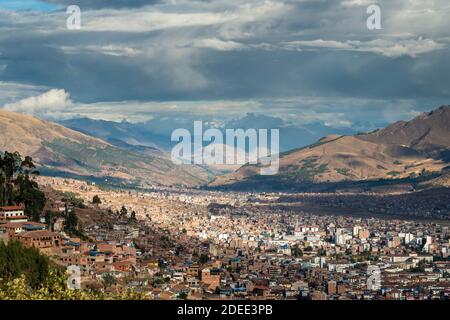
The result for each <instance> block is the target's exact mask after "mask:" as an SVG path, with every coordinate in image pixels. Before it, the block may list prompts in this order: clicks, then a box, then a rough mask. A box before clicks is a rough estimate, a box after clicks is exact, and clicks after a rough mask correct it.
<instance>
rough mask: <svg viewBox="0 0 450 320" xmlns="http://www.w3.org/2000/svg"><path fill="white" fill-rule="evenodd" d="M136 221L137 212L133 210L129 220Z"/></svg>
mask: <svg viewBox="0 0 450 320" xmlns="http://www.w3.org/2000/svg"><path fill="white" fill-rule="evenodd" d="M136 221H137V218H136V212H135V211H134V210H133V211H131V215H130V219H129V222H136Z"/></svg>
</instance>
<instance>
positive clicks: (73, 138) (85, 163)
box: [0, 109, 209, 186]
mask: <svg viewBox="0 0 450 320" xmlns="http://www.w3.org/2000/svg"><path fill="white" fill-rule="evenodd" d="M4 150H7V151H18V152H19V153H21V154H22V155H30V156H32V157H33V159H34V160H35V162H36V163H37V164H38V165H39V167H40V170H41V171H43V172H44V173H49V174H58V175H64V174H66V175H72V176H84V177H91V176H93V177H97V178H102V179H103V178H106V179H108V178H109V179H110V180H111V179H112V180H116V181H120V182H122V183H130V184H134V185H140V186H146V185H152V184H162V185H172V184H177V185H199V184H203V183H205V182H206V181H208V178H209V177H208V172H206V171H205V170H204V169H202V168H200V167H194V166H176V165H174V164H173V163H172V162H171V161H170V159H167V158H165V157H163V156H160V155H159V154H158V153H157V152H155V154H154V155H148V154H147V155H146V154H142V153H138V152H131V151H129V150H125V149H122V148H119V147H117V146H113V145H111V144H110V143H108V142H105V141H103V140H101V139H98V138H94V137H91V136H88V135H85V134H83V133H80V132H77V131H73V130H71V129H68V128H65V127H63V126H61V125H59V124H56V123H53V122H49V121H43V120H40V119H37V118H34V117H31V116H28V115H23V114H18V113H14V112H10V111H6V110H1V109H0V151H4Z"/></svg>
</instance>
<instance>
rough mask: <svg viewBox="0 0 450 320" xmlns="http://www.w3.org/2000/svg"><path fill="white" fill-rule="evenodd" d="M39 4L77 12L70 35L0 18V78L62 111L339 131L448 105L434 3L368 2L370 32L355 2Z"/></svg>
mask: <svg viewBox="0 0 450 320" xmlns="http://www.w3.org/2000/svg"><path fill="white" fill-rule="evenodd" d="M51 2H54V3H59V4H64V5H66V4H69V2H70V4H78V5H80V7H81V8H82V20H81V21H82V29H81V30H79V31H76V30H67V29H66V28H65V22H66V18H67V15H66V14H65V12H56V13H48V14H39V13H32V12H31V13H30V12H25V13H11V12H1V11H0V18H1V19H0V31H1V34H0V77H1V79H2V81H5V82H8V83H22V84H27V85H32V86H33V85H34V86H39V87H40V88H42V87H43V88H47V90H50V89H53V88H58V89H63V90H65V91H66V92H67V93H69V94H70V97H71V99H72V101H73V102H74V103H73V104H74V105H72V106H71V107H72V108H74V110H75V109H76V110H78V111H70V112H69V113H71V114H73V113H74V112H80V113H82V112H84V113H86V110H88V109H87V108H89V106H90V107H91V110H92V112H94V110H95V114H96V115H97V116H98V117H99V116H100V115H101V113H102V112H104V114H105V116H108V115H112V114H114V119H117V118H120V113H121V112H122V113H123V114H124V115H125V114H126V117H129V118H133V117H137V116H138V115H139V116H141V115H143V114H145V113H146V112H148V114H150V113H151V112H153V109H152V108H156V109H157V110H158V111H157V112H159V113H160V114H161V113H164V110H162V109H161V108H159V107H160V106H161V105H163V106H166V105H165V104H164V103H166V102H167V103H168V105H167V108H168V110H167V113H170V112H171V110H172V109H170V107H169V105H170V106H171V105H172V103H174V104H177V108H176V109H175V112H177V113H178V114H181V113H180V112H181V111H180V108H178V107H179V106H181V105H185V106H186V109H184V110H183V112H186V114H188V113H189V112H191V113H193V114H194V115H195V109H196V104H197V105H201V106H202V107H203V106H204V105H205V101H207V103H210V104H211V105H214V108H216V109H217V110H219V111H218V112H222V113H228V114H229V116H230V117H234V116H235V113H234V112H235V109H233V102H234V103H235V105H240V103H242V105H241V110H240V111H241V112H265V113H267V114H271V115H273V116H283V117H285V118H289V117H291V118H292V117H295V115H297V116H301V117H303V118H305V119H310V120H311V121H316V120H321V121H327V122H329V123H332V122H334V123H335V124H337V125H339V124H340V123H342V124H345V123H347V122H348V121H350V122H352V123H355V122H357V121H358V120H359V119H362V118H364V116H366V117H375V118H376V117H380V116H383V115H384V114H385V110H386V108H388V107H392V106H395V105H396V104H397V105H399V107H398V108H399V110H400V111H399V112H397V113H396V114H397V115H398V117H400V116H404V115H405V114H406V115H412V114H413V113H412V112H413V111H417V110H420V109H421V108H422V107H421V106H422V105H426V107H427V108H428V107H433V105H431V104H432V103H437V102H440V101H442V102H445V101H447V100H449V101H450V90H449V89H448V85H447V84H448V83H449V82H450V64H449V63H448V59H449V48H448V43H449V40H450V35H449V32H448V30H449V22H448V19H445V14H446V11H448V8H447V9H444V10H443V11H438V10H437V9H438V8H439V5H440V4H442V5H445V1H444V0H442V1H441V0H436V1H432V2H429V3H427V5H424V4H423V2H421V1H412V0H411V1H400V0H399V1H394V2H393V1H380V2H381V5H382V8H383V17H385V20H383V30H382V31H375V32H371V31H369V30H367V28H366V25H365V19H366V18H367V15H366V13H365V9H366V6H364V5H361V4H364V3H365V2H364V1H362V0H360V1H354V0H345V1H321V0H318V1H307V0H304V1H294V0H290V1H289V0H286V1H273V2H271V1H265V2H262V1H256V0H255V1H240V0H237V1H233V2H230V1H224V0H218V1H189V0H184V1H159V2H157V1H126V2H125V1H78V3H77V1H75V2H74V1H67V2H65V1H63V0H60V1H57V0H52V1H51ZM84 8H86V9H84ZM424 10H425V11H424ZM419 13H420V14H419ZM431 18H433V20H432V21H434V22H433V26H432V28H431V27H430V26H429V25H430V23H428V24H427V23H425V21H431V20H430V19H431ZM412 22H415V23H412ZM421 26H422V27H421ZM10 87H11V86H10ZM14 92H15V94H17V90H16V91H14ZM29 92H30V90H27V91H24V98H26V97H27V96H28V95H29ZM60 96H61V95H60ZM62 96H64V95H62ZM17 100H18V99H17ZM177 101H178V102H177ZM236 101H237V102H239V103H236ZM10 102H11V99H5V98H3V99H2V97H0V103H10ZM214 102H218V103H214ZM108 103H109V105H110V107H108ZM94 104H95V105H94ZM130 104H133V105H134V106H135V109H133V110H134V111H133V110H130V108H128V109H127V108H126V107H123V106H126V105H130ZM155 106H156V107H155ZM11 108H14V105H12V106H11ZM77 108H78V109H77ZM108 108H114V110H112V111H111V112H108V111H107V110H108ZM237 109H239V108H237ZM146 110H147V111H146ZM305 110H306V111H308V112H309V113H308V114H306V113H305ZM364 110H365V111H364ZM61 112H67V110H62V111H61ZM133 112H134V114H133ZM333 112H334V116H333ZM319 113H320V114H319ZM203 114H205V113H203ZM393 114H394V113H393ZM214 115H215V116H217V114H216V113H214V112H213V111H211V116H214ZM152 116H157V114H152ZM124 117H125V116H124ZM383 117H384V118H386V116H385V115H384V116H383ZM394 118H395V117H394Z"/></svg>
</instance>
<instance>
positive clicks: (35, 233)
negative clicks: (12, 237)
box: [20, 230, 59, 238]
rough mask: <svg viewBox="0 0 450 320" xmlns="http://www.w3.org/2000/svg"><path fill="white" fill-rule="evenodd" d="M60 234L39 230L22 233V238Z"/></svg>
mask: <svg viewBox="0 0 450 320" xmlns="http://www.w3.org/2000/svg"><path fill="white" fill-rule="evenodd" d="M55 236H59V234H57V233H55V232H51V231H48V230H38V231H28V232H24V233H22V234H20V237H22V238H32V237H55Z"/></svg>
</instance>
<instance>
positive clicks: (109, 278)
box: [102, 273, 117, 288]
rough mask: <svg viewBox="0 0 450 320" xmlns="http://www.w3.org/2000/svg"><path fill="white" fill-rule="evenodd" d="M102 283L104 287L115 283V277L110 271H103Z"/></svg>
mask: <svg viewBox="0 0 450 320" xmlns="http://www.w3.org/2000/svg"><path fill="white" fill-rule="evenodd" d="M102 280H103V284H104V286H105V287H106V288H109V287H112V286H114V285H116V284H117V280H116V277H114V275H112V274H111V273H105V274H103V276H102Z"/></svg>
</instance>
